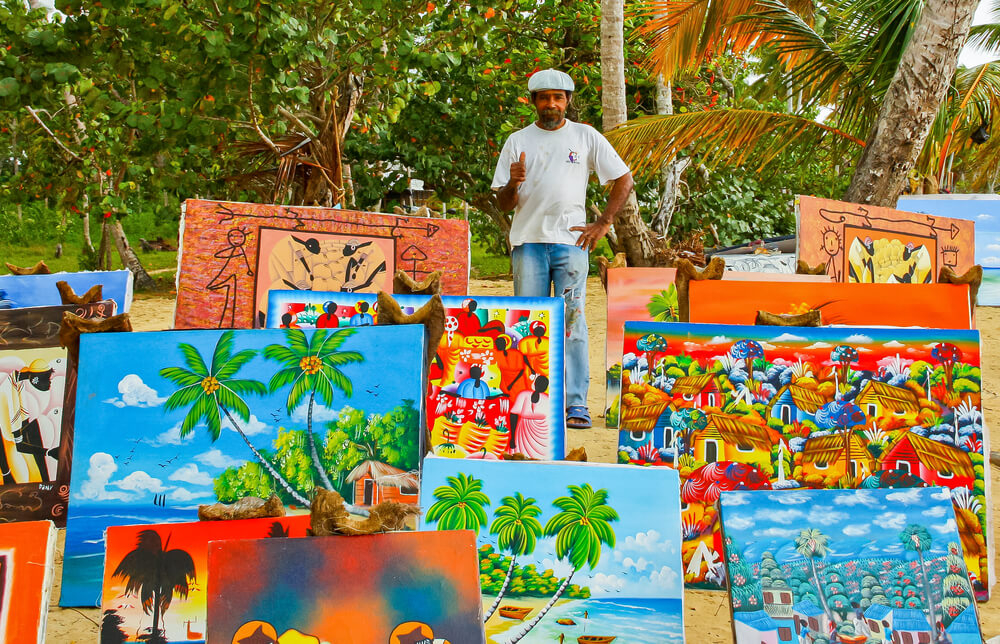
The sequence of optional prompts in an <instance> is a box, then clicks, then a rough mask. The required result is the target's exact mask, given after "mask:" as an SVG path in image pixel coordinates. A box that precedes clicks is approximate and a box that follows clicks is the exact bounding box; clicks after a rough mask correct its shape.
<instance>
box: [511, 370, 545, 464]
mask: <svg viewBox="0 0 1000 644" xmlns="http://www.w3.org/2000/svg"><path fill="white" fill-rule="evenodd" d="M532 387H533V391H528V390H526V391H522V392H521V393H520V395H519V396H518V397H517V400H515V401H514V405H513V407H511V410H510V423H511V427H513V428H514V431H513V432H512V435H511V440H510V451H511V452H515V451H516V452H520V453H521V454H524V455H525V456H527V457H528V458H545V455H546V453H547V451H548V445H549V395H548V394H547V393H545V391H546V390H547V389H548V388H549V379H548V378H546V377H545V376H541V375H540V376H536V377H535V382H534V384H533V385H532ZM515 446H516V449H515Z"/></svg>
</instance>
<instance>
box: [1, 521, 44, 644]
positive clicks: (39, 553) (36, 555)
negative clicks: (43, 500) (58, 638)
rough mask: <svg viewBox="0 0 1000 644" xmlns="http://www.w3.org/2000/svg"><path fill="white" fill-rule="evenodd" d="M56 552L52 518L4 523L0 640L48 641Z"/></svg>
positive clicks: (11, 642)
mask: <svg viewBox="0 0 1000 644" xmlns="http://www.w3.org/2000/svg"><path fill="white" fill-rule="evenodd" d="M55 554H56V527H55V524H53V523H52V522H51V521H25V522H23V523H5V524H0V643H3V644H23V643H25V642H37V644H42V643H43V642H44V641H45V622H46V617H47V615H48V613H49V595H50V594H51V592H52V571H53V570H54V569H55V565H56V561H55Z"/></svg>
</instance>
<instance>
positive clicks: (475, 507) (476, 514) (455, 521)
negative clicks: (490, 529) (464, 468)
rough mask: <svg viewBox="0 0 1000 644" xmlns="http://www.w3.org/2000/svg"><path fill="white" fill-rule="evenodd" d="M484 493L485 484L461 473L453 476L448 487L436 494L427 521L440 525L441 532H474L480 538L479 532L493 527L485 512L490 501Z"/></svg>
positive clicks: (437, 490) (450, 477) (435, 492)
mask: <svg viewBox="0 0 1000 644" xmlns="http://www.w3.org/2000/svg"><path fill="white" fill-rule="evenodd" d="M482 490H483V482H482V481H480V480H479V479H477V478H475V477H473V476H469V475H467V474H463V473H461V472H459V474H458V476H449V477H448V484H447V485H442V486H439V487H438V488H437V489H435V490H434V498H435V499H437V501H436V502H435V503H434V505H432V506H431V507H430V509H429V510H428V511H427V518H426V520H427V521H428V522H429V523H434V522H437V529H438V530H472V531H473V532H475V533H476V534H479V529H480V528H482V527H484V526H485V525H486V524H487V523H489V519H488V518H487V516H486V509H485V508H486V506H488V505H489V504H490V499H489V497H488V496H486V495H485V494H483V492H482Z"/></svg>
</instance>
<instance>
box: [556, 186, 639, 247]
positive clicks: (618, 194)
mask: <svg viewBox="0 0 1000 644" xmlns="http://www.w3.org/2000/svg"><path fill="white" fill-rule="evenodd" d="M632 186H633V182H632V173H631V172H626V173H625V174H623V175H622V176H620V177H618V178H617V179H615V181H614V183H613V184H612V186H611V196H610V197H608V205H607V206H606V207H605V208H604V213H603V214H602V215H601V216H600V217H598V219H597V221H595V222H594V223H592V224H587V225H586V226H573V227H572V228H570V230H579V231H580V238H579V239H577V240H576V245H577V246H579V247H580V248H582V249H584V250H587V251H591V250H594V248H596V247H597V242H599V241H601V238H602V237H604V236H605V235H607V234H608V231H609V230H611V224H613V223H614V222H615V217H616V216H618V212H619V211H620V210H621V209H622V206H623V205H625V201H626V200H627V199H628V196H629V193H630V192H632Z"/></svg>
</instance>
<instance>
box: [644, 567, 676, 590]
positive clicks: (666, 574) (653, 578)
mask: <svg viewBox="0 0 1000 644" xmlns="http://www.w3.org/2000/svg"><path fill="white" fill-rule="evenodd" d="M649 581H650V582H651V583H652V584H653V585H655V586H660V587H662V588H665V589H673V588H676V587H677V583H678V581H679V577H678V575H677V571H676V570H674V569H673V568H671V567H670V566H663V567H662V568H660V569H659V570H658V571H653V572H652V573H650V574H649Z"/></svg>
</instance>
